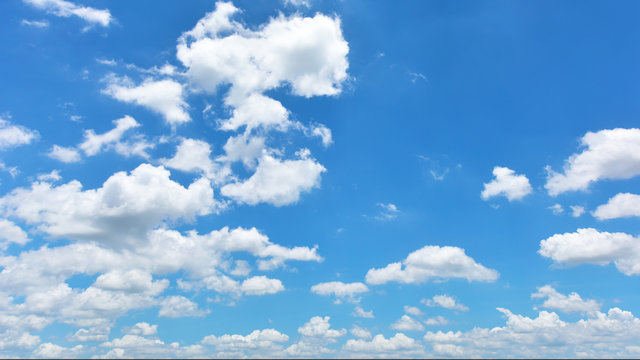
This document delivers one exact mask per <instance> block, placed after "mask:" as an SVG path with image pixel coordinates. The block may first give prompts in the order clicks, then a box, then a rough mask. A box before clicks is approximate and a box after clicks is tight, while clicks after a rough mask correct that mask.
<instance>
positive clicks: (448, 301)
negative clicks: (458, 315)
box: [420, 295, 469, 311]
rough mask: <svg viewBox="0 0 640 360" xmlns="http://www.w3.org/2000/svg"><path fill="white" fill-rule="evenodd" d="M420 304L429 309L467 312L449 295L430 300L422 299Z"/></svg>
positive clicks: (436, 296) (466, 308) (465, 308)
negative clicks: (440, 308)
mask: <svg viewBox="0 0 640 360" xmlns="http://www.w3.org/2000/svg"><path fill="white" fill-rule="evenodd" d="M420 302H421V303H423V304H425V305H427V306H430V307H436V306H439V307H443V308H445V309H449V310H460V311H467V310H469V308H468V307H466V306H464V305H462V304H460V303H458V302H457V301H456V299H455V298H453V297H452V296H449V295H435V296H434V297H433V298H431V299H422V300H421V301H420Z"/></svg>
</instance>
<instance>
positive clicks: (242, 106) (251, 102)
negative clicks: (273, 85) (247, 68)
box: [220, 94, 293, 134]
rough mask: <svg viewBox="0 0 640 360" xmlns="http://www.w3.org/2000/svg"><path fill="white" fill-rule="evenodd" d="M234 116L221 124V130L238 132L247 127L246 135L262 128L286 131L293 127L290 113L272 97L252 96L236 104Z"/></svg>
mask: <svg viewBox="0 0 640 360" xmlns="http://www.w3.org/2000/svg"><path fill="white" fill-rule="evenodd" d="M235 105H236V106H235V109H234V110H233V116H232V117H231V118H229V119H227V120H223V121H221V122H220V129H222V130H233V131H237V130H238V129H239V128H240V127H243V126H245V127H246V129H245V134H246V133H249V132H251V130H253V129H255V128H258V127H262V128H265V129H272V128H273V129H277V130H280V131H286V130H287V129H288V128H289V127H290V126H292V125H293V123H292V122H291V121H289V111H288V110H287V109H285V108H284V106H282V104H281V103H280V102H279V101H277V100H274V99H272V98H270V97H266V96H264V95H260V94H252V95H249V96H248V97H246V98H244V99H242V101H241V102H238V103H237V104H235Z"/></svg>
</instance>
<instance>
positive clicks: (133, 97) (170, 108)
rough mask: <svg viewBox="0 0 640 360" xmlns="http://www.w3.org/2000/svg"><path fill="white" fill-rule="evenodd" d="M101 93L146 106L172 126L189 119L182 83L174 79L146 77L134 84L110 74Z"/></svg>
mask: <svg viewBox="0 0 640 360" xmlns="http://www.w3.org/2000/svg"><path fill="white" fill-rule="evenodd" d="M103 93H105V94H107V95H109V96H111V97H113V98H114V99H117V100H120V101H124V102H127V103H134V104H137V105H140V106H143V107H146V108H148V109H150V110H151V111H153V112H155V113H157V114H160V115H162V116H163V117H164V119H165V121H166V122H167V123H168V124H170V125H172V126H176V125H180V124H183V123H186V122H188V121H191V117H190V116H189V113H188V111H187V110H188V105H187V103H186V102H185V100H184V96H185V94H184V88H183V85H182V84H180V83H178V82H176V81H174V80H169V79H165V80H159V81H155V80H151V79H147V80H145V81H144V82H143V83H142V84H140V85H137V86H136V85H135V84H133V82H132V81H131V80H129V79H128V78H126V77H125V78H118V77H115V76H112V77H110V78H109V79H108V85H107V87H106V88H105V89H104V90H103Z"/></svg>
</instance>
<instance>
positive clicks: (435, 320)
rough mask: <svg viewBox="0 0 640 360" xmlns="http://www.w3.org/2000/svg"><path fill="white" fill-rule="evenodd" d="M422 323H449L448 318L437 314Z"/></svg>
mask: <svg viewBox="0 0 640 360" xmlns="http://www.w3.org/2000/svg"><path fill="white" fill-rule="evenodd" d="M424 323H425V324H426V325H429V326H437V325H447V324H448V323H449V320H447V319H445V318H444V317H442V316H440V315H438V316H435V317H432V318H428V319H427V320H425V321H424Z"/></svg>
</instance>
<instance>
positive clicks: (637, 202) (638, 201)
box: [593, 193, 640, 220]
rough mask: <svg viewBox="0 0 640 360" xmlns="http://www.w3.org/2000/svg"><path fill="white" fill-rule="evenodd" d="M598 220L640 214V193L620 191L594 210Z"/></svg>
mask: <svg viewBox="0 0 640 360" xmlns="http://www.w3.org/2000/svg"><path fill="white" fill-rule="evenodd" d="M593 216H595V217H596V218H597V219H598V220H608V219H617V218H625V217H632V216H640V195H636V194H629V193H620V194H617V195H616V196H614V197H612V198H611V199H609V201H608V202H607V203H606V204H604V205H600V206H598V208H597V209H596V211H594V212H593Z"/></svg>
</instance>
